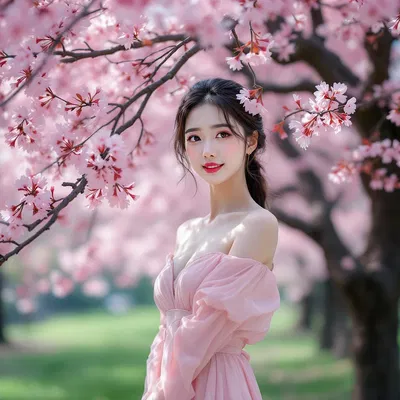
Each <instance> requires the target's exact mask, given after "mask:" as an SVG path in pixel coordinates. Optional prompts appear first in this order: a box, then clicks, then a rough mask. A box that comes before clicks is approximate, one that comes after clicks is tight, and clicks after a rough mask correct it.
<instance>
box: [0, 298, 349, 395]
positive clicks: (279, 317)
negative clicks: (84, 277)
mask: <svg viewBox="0 0 400 400" xmlns="http://www.w3.org/2000/svg"><path fill="white" fill-rule="evenodd" d="M294 319H295V311H294V310H291V309H289V308H287V307H285V306H282V307H281V309H280V311H279V312H278V313H277V314H276V315H275V317H274V319H273V322H272V327H271V330H270V332H269V333H268V335H267V337H266V339H265V340H264V341H263V342H261V343H257V344H256V345H252V346H247V347H246V351H248V353H249V354H250V357H251V361H250V362H251V365H252V367H253V369H254V371H255V374H256V377H257V382H258V384H259V386H260V389H261V392H262V394H263V399H265V400H266V399H269V400H278V399H279V400H294V399H296V400H339V399H340V400H343V399H349V398H350V392H351V387H352V383H353V374H352V369H351V364H350V362H349V361H348V360H340V361H337V360H335V359H334V358H333V357H332V356H330V355H329V354H326V353H321V352H320V351H319V350H318V344H317V343H316V341H315V340H314V339H313V338H312V337H311V336H310V335H304V334H302V335H294V334H293V333H291V326H292V325H293V322H294ZM158 323H159V314H158V311H157V309H155V308H153V307H140V308H137V309H135V310H134V311H133V312H131V313H130V314H129V315H127V316H111V315H106V314H101V313H93V314H82V315H74V316H64V317H59V318H54V319H52V320H51V321H48V322H44V323H38V324H34V325H32V326H31V327H29V329H26V328H24V327H10V329H9V330H8V335H9V336H10V337H11V338H12V339H13V340H14V341H23V342H25V343H26V342H27V341H28V342H30V343H37V346H36V349H34V351H31V352H30V353H28V352H23V353H18V352H4V350H3V351H2V350H0V400H34V399H38V400H128V399H129V400H136V399H140V397H141V395H142V393H143V382H144V377H145V363H146V358H147V356H148V353H149V346H150V344H151V342H152V341H153V338H154V336H155V334H156V332H157V329H158ZM233 400H234V399H233Z"/></svg>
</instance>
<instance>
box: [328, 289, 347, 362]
mask: <svg viewBox="0 0 400 400" xmlns="http://www.w3.org/2000/svg"><path fill="white" fill-rule="evenodd" d="M333 294H334V305H335V307H334V308H335V321H334V326H333V344H332V354H333V355H334V356H335V357H336V358H337V359H340V358H346V357H349V356H350V353H351V337H352V331H351V326H350V318H349V315H348V314H349V312H348V310H347V306H346V303H345V299H344V297H343V293H341V292H340V290H339V288H338V287H337V286H336V284H334V287H333Z"/></svg>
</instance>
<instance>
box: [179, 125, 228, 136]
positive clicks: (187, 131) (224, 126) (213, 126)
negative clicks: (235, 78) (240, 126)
mask: <svg viewBox="0 0 400 400" xmlns="http://www.w3.org/2000/svg"><path fill="white" fill-rule="evenodd" d="M226 127H227V128H229V125H228V124H216V125H211V126H210V128H213V129H214V128H226ZM193 131H201V129H200V128H189V129H187V130H186V132H185V135H186V134H187V133H189V132H193Z"/></svg>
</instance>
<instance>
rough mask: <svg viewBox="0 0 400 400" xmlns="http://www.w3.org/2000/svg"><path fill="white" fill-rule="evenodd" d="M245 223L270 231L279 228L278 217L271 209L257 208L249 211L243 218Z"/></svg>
mask: <svg viewBox="0 0 400 400" xmlns="http://www.w3.org/2000/svg"><path fill="white" fill-rule="evenodd" d="M243 224H245V225H246V226H251V227H252V228H255V229H262V230H267V231H268V232H269V233H273V231H275V230H276V231H277V230H278V219H277V218H276V217H275V215H274V214H272V212H271V211H269V210H266V209H262V210H256V211H253V212H251V213H249V214H248V215H247V216H246V217H245V218H244V219H243ZM271 231H272V232H271Z"/></svg>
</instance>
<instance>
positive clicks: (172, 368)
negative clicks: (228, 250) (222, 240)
mask: <svg viewBox="0 0 400 400" xmlns="http://www.w3.org/2000/svg"><path fill="white" fill-rule="evenodd" d="M166 260H167V261H166V265H165V266H164V268H163V269H162V271H161V272H160V273H159V275H158V276H157V278H156V280H155V282H154V301H155V303H156V305H157V307H158V309H159V310H160V326H159V332H158V333H157V335H156V337H155V339H154V341H153V343H152V345H151V348H150V354H149V356H148V358H147V364H146V366H147V369H146V379H145V384H144V393H143V397H142V400H231V399H234V400H261V399H262V396H261V393H260V389H259V387H258V384H257V381H256V378H255V375H254V372H253V369H252V367H251V365H250V362H249V361H250V356H249V354H248V353H247V352H246V351H245V350H243V347H244V346H245V345H246V344H254V343H257V342H259V341H261V340H263V339H264V338H265V336H266V334H267V332H268V330H269V327H270V323H271V318H272V315H273V314H274V312H275V311H276V310H277V309H278V308H279V306H280V296H279V291H278V286H277V283H276V279H275V275H274V273H273V272H272V271H271V270H270V269H269V268H268V267H266V266H265V265H264V264H262V263H260V262H259V261H256V260H253V259H251V258H241V257H236V256H232V255H227V254H224V253H222V252H213V253H207V254H203V255H201V256H199V257H197V258H195V259H193V260H191V261H189V263H188V264H187V265H186V267H185V268H184V269H183V270H182V271H181V272H180V273H179V274H178V276H177V277H176V280H175V282H174V279H173V254H172V253H169V254H168V255H167V257H166Z"/></svg>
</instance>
